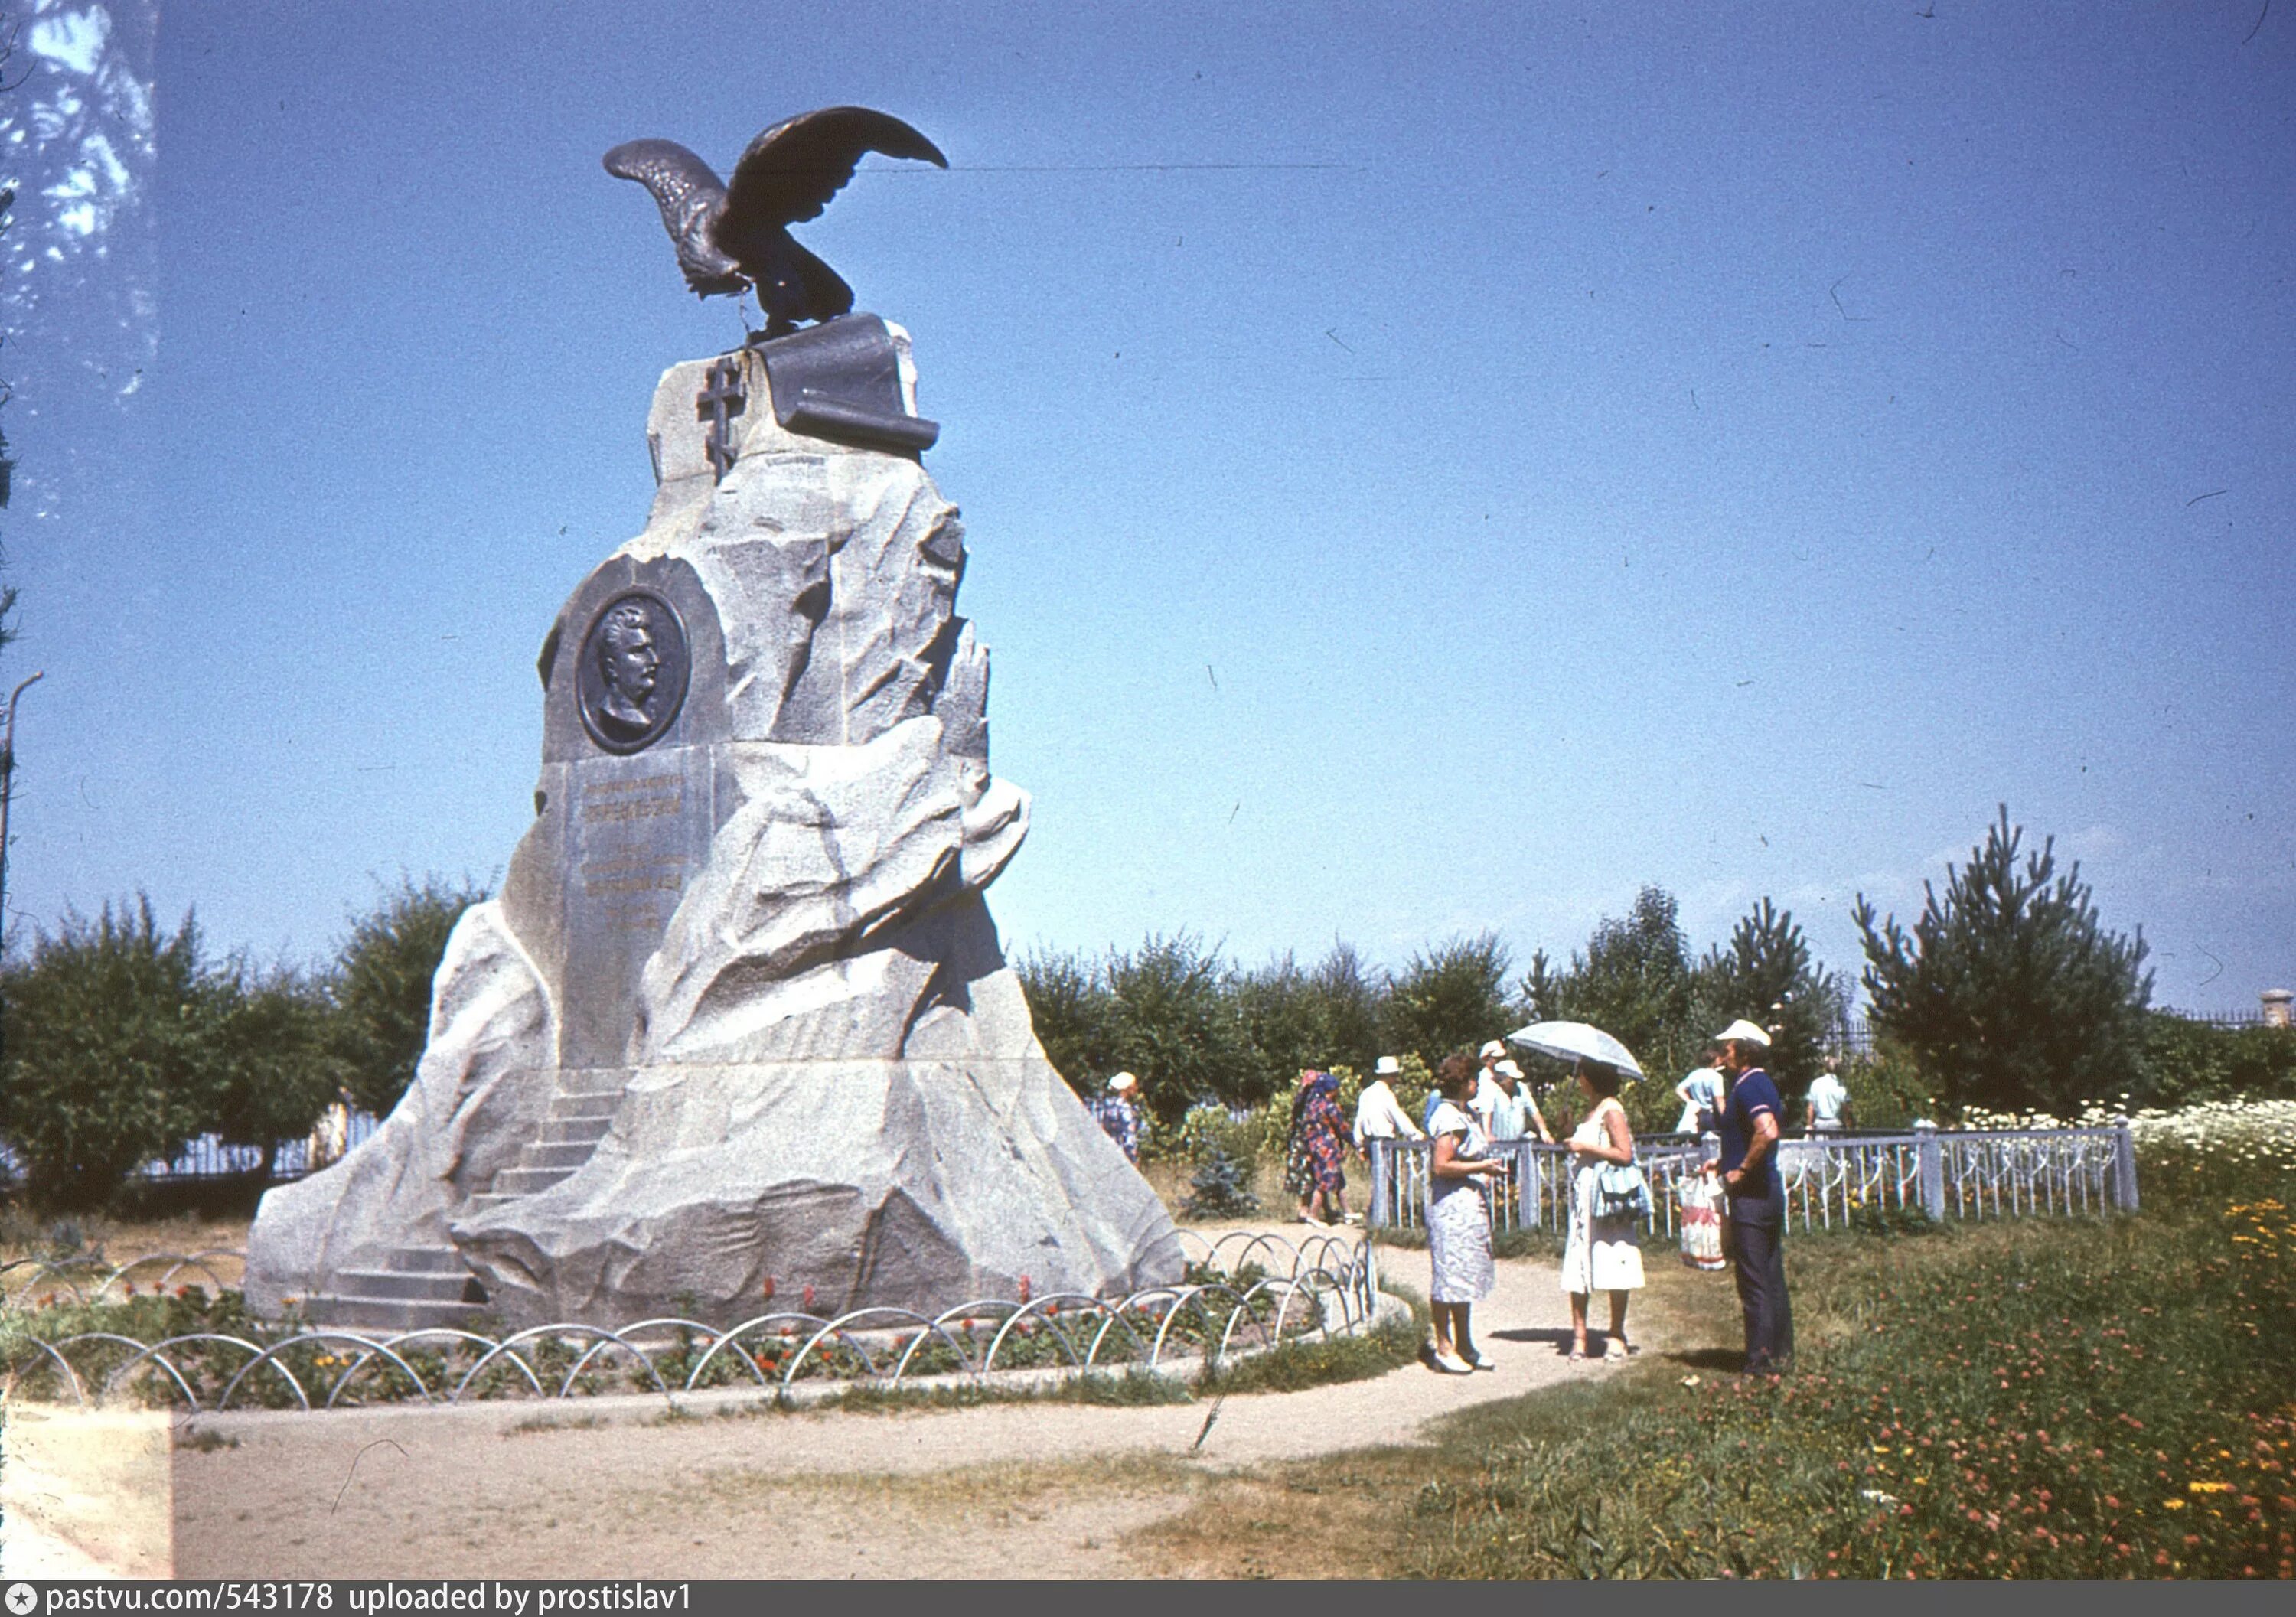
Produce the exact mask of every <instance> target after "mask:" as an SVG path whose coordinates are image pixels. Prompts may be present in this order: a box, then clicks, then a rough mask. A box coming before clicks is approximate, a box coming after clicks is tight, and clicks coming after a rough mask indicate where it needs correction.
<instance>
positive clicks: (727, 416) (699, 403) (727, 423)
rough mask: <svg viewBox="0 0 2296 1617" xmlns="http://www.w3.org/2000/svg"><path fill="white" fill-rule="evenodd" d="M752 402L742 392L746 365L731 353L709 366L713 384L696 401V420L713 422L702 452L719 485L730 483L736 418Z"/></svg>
mask: <svg viewBox="0 0 2296 1617" xmlns="http://www.w3.org/2000/svg"><path fill="white" fill-rule="evenodd" d="M749 402H750V396H749V395H748V394H747V393H746V392H744V391H742V362H741V360H740V359H739V358H738V357H735V356H734V355H731V354H728V355H726V356H725V357H722V358H720V359H719V360H718V361H717V363H716V364H714V365H711V366H710V367H709V385H708V386H706V387H704V388H703V389H702V390H701V392H700V393H699V394H697V395H696V396H695V398H694V400H693V416H694V419H695V420H697V421H706V422H708V423H709V431H707V432H705V433H704V434H703V435H702V444H701V448H702V453H703V454H705V455H707V456H709V470H710V472H712V473H713V475H714V476H715V478H716V480H717V481H719V482H724V481H725V480H726V472H728V471H729V470H731V469H732V467H733V464H734V431H733V421H734V417H735V416H736V415H740V414H741V413H742V411H743V410H744V409H746V408H747V407H748V406H749Z"/></svg>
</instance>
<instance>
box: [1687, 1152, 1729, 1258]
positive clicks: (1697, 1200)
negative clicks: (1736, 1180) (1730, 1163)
mask: <svg viewBox="0 0 2296 1617" xmlns="http://www.w3.org/2000/svg"><path fill="white" fill-rule="evenodd" d="M1675 1194H1676V1196H1677V1199H1678V1200H1679V1201H1680V1202H1681V1203H1682V1261H1683V1263H1684V1264H1685V1266H1686V1267H1688V1268H1694V1269H1707V1270H1713V1269H1719V1268H1727V1267H1728V1265H1729V1260H1728V1259H1726V1257H1724V1256H1723V1253H1722V1213H1721V1210H1720V1209H1719V1208H1718V1207H1717V1206H1716V1205H1715V1203H1716V1202H1718V1200H1719V1199H1720V1192H1718V1190H1716V1188H1715V1187H1714V1184H1713V1182H1712V1181H1711V1180H1710V1179H1709V1178H1707V1177H1706V1176H1705V1175H1704V1174H1685V1176H1684V1177H1683V1178H1680V1179H1678V1180H1677V1181H1676V1182H1675Z"/></svg>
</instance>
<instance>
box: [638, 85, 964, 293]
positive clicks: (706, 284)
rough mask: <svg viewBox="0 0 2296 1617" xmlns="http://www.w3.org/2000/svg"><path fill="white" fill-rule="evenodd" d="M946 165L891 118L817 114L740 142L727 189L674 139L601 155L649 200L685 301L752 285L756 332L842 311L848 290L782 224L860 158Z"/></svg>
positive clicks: (855, 112) (823, 202) (825, 195)
mask: <svg viewBox="0 0 2296 1617" xmlns="http://www.w3.org/2000/svg"><path fill="white" fill-rule="evenodd" d="M865 152H883V153H884V154H885V155H886V156H887V157H899V158H913V159H915V160H919V161H922V162H928V163H932V164H935V165H937V166H939V167H940V168H947V167H948V160H947V158H945V157H943V156H942V155H941V154H940V149H939V147H937V146H935V145H934V144H932V142H931V141H929V140H927V139H926V138H925V137H924V136H923V135H920V134H918V133H917V131H915V130H914V129H913V128H911V127H909V126H908V125H906V124H905V123H903V122H902V121H901V120H900V119H898V118H895V117H893V116H892V115H891V114H890V113H887V112H878V111H872V110H871V109H869V108H867V107H824V108H822V109H821V110H820V111H816V112H801V113H799V115H798V116H797V117H795V118H790V119H783V120H782V121H781V122H780V123H777V124H775V126H774V127H772V128H770V129H767V131H766V132H765V133H764V134H762V135H758V138H757V139H755V140H753V141H751V142H750V144H749V146H748V147H747V148H746V149H745V150H744V151H743V152H742V160H741V161H739V162H738V163H735V164H734V179H733V183H732V184H731V185H726V184H725V183H724V182H721V181H720V180H719V179H718V177H717V175H716V174H715V173H714V172H712V171H711V169H710V168H709V164H707V163H705V162H703V161H702V160H701V159H700V158H698V157H696V156H694V155H693V152H689V151H687V150H686V149H685V147H683V146H681V145H679V144H677V143H676V141H668V140H634V141H626V142H624V143H623V144H621V145H619V146H616V147H615V148H614V149H613V150H612V151H611V152H607V153H606V159H605V161H606V172H607V173H609V174H611V175H614V176H618V177H619V178H622V179H626V180H635V181H637V182H638V184H640V185H644V187H645V188H646V189H647V190H648V191H650V192H652V193H653V200H654V201H655V203H656V204H657V205H658V206H659V207H660V209H661V222H662V225H663V227H664V228H666V229H667V230H668V232H669V239H670V242H671V244H672V245H673V246H675V247H676V249H677V267H678V268H679V269H680V270H682V271H684V272H685V283H686V285H688V286H690V287H692V288H693V292H694V295H695V296H696V297H701V298H707V297H709V296H711V295H713V294H719V293H722V294H724V295H726V296H729V297H730V296H733V295H734V294H737V293H739V292H741V291H742V290H743V289H745V288H749V287H755V288H756V289H757V293H758V303H759V304H760V305H761V306H763V308H764V309H765V312H766V330H765V333H764V334H765V335H766V336H767V337H778V336H782V335H784V334H786V333H787V332H792V331H795V330H796V329H797V326H798V323H799V322H800V321H805V320H829V319H833V318H835V317H836V316H839V315H842V314H846V313H849V312H850V311H851V309H852V308H853V289H852V288H851V287H849V286H848V285H846V284H845V282H844V281H843V279H842V278H840V276H839V275H838V273H837V272H836V271H835V270H833V269H832V268H830V267H829V266H828V265H826V264H824V263H823V262H822V261H821V260H820V259H817V258H816V257H814V256H813V254H811V253H809V252H808V251H807V250H805V249H804V248H802V247H800V246H799V245H798V244H797V242H795V241H794V240H792V239H791V236H790V234H789V230H788V228H787V227H788V226H791V225H796V224H802V223H803V222H804V221H806V220H808V219H815V218H820V217H821V213H822V210H823V209H825V208H827V207H828V206H829V199H830V198H832V197H833V196H835V195H836V194H837V193H839V192H840V191H841V190H843V189H844V188H845V183H846V182H847V181H848V180H849V179H851V178H852V177H853V172H854V170H855V169H856V168H858V167H859V166H860V162H861V158H862V155H863V153H865Z"/></svg>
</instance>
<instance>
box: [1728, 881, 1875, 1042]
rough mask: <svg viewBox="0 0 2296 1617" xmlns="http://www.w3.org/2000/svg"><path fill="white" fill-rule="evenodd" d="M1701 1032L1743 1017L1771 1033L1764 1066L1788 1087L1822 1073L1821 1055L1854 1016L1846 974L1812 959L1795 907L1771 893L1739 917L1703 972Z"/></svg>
mask: <svg viewBox="0 0 2296 1617" xmlns="http://www.w3.org/2000/svg"><path fill="white" fill-rule="evenodd" d="M1697 997H1698V999H1699V1000H1700V1002H1701V1004H1700V1007H1699V1020H1700V1022H1702V1023H1710V1024H1711V1025H1710V1026H1707V1027H1705V1028H1704V1030H1703V1032H1702V1034H1701V1035H1700V1037H1701V1038H1711V1037H1712V1036H1713V1034H1714V1031H1715V1030H1716V1029H1718V1028H1720V1027H1722V1026H1723V1025H1724V1024H1725V1023H1726V1022H1733V1021H1734V1020H1736V1019H1737V1018H1739V1017H1741V1016H1743V1017H1745V1018H1746V1019H1748V1020H1749V1021H1751V1022H1759V1023H1760V1024H1761V1025H1762V1026H1763V1027H1765V1028H1767V1029H1768V1030H1769V1033H1770V1052H1769V1055H1767V1057H1766V1058H1765V1059H1764V1061H1763V1066H1764V1068H1765V1070H1767V1071H1768V1073H1769V1074H1770V1076H1771V1078H1773V1079H1775V1080H1776V1081H1777V1082H1778V1083H1779V1084H1781V1085H1792V1084H1805V1083H1808V1081H1809V1080H1810V1079H1813V1078H1815V1077H1816V1076H1817V1069H1818V1058H1819V1056H1820V1055H1822V1054H1823V1051H1824V1048H1825V1043H1826V1041H1827V1040H1828V1039H1829V1038H1834V1037H1836V1036H1837V1035H1838V1034H1839V1033H1840V1031H1841V1025H1842V1023H1843V1022H1844V1020H1845V1019H1846V1017H1847V1016H1848V1014H1849V993H1848V990H1847V989H1846V987H1845V986H1844V984H1843V983H1842V981H1841V977H1840V976H1839V975H1838V974H1837V973H1832V972H1829V971H1827V970H1825V968H1824V967H1823V966H1820V965H1819V964H1817V963H1816V961H1815V960H1813V959H1812V958H1811V957H1810V953H1809V944H1808V940H1806V939H1804V938H1803V936H1802V931H1801V927H1800V925H1799V924H1798V923H1796V922H1795V920H1794V918H1793V913H1792V911H1791V910H1784V909H1780V908H1778V907H1776V906H1775V905H1774V904H1772V903H1771V902H1770V900H1769V899H1767V898H1765V899H1763V900H1762V901H1761V902H1760V903H1759V904H1757V905H1756V906H1755V907H1753V908H1752V909H1751V910H1750V911H1748V912H1747V913H1746V914H1745V915H1743V916H1742V917H1741V918H1740V919H1739V922H1738V924H1737V926H1736V927H1735V928H1734V929H1733V931H1732V932H1731V933H1730V943H1729V947H1728V948H1714V949H1710V950H1709V951H1708V953H1707V956H1706V958H1705V960H1704V961H1703V962H1702V963H1701V964H1700V967H1699V972H1698V983H1697Z"/></svg>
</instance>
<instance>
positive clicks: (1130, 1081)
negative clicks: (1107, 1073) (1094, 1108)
mask: <svg viewBox="0 0 2296 1617" xmlns="http://www.w3.org/2000/svg"><path fill="white" fill-rule="evenodd" d="M1108 1087H1109V1088H1111V1089H1113V1090H1115V1091H1116V1092H1117V1093H1118V1094H1119V1095H1120V1094H1122V1093H1123V1092H1124V1091H1125V1090H1127V1089H1137V1088H1139V1087H1140V1080H1139V1079H1136V1078H1135V1077H1133V1076H1132V1074H1130V1073H1129V1072H1119V1073H1118V1074H1117V1075H1116V1076H1115V1077H1114V1078H1111V1079H1109V1080H1108Z"/></svg>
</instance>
